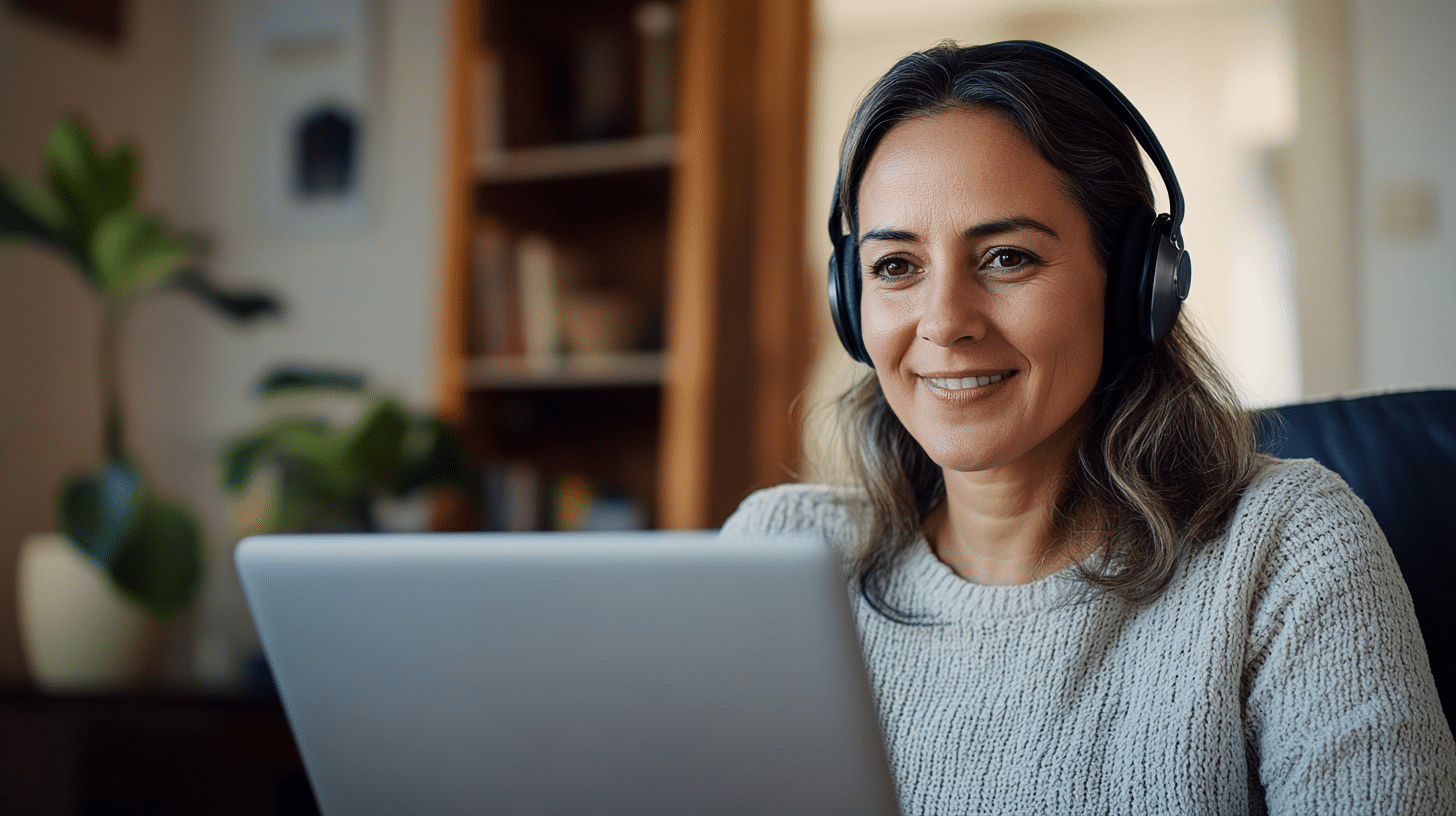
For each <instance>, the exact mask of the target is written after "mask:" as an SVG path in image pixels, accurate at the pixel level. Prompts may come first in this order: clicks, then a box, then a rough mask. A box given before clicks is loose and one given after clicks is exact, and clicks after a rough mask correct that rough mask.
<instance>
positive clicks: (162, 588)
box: [60, 459, 202, 616]
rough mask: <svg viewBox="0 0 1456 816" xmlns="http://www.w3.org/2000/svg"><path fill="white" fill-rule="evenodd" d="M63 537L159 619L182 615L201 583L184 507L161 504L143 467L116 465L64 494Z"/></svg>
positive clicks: (198, 546) (192, 524)
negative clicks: (141, 470) (144, 474)
mask: <svg viewBox="0 0 1456 816" xmlns="http://www.w3.org/2000/svg"><path fill="white" fill-rule="evenodd" d="M60 505H61V506H60V515H61V529H62V530H63V531H64V532H65V533H66V535H68V536H69V537H70V539H71V541H72V542H74V543H75V544H76V546H77V547H78V548H80V550H81V551H82V552H83V553H85V554H86V555H87V556H88V557H89V558H91V559H92V560H93V561H95V562H96V563H97V564H98V565H100V566H101V568H102V569H103V570H104V571H105V572H106V573H107V574H108V575H110V576H111V579H112V581H113V582H114V583H115V584H116V586H117V588H118V589H120V590H121V591H122V593H123V594H125V595H126V596H128V597H130V598H131V599H132V600H133V601H135V602H136V603H137V605H138V606H140V607H142V608H143V609H145V610H147V611H148V612H151V613H152V614H154V615H157V616H166V615H170V614H173V613H175V612H177V611H179V610H181V609H182V608H183V607H184V606H186V605H187V603H188V602H189V601H190V600H191V599H192V596H193V595H194V594H195V593H196V591H197V588H198V586H199V585H200V583H201V580H202V537H201V535H200V533H199V532H198V529H197V523H196V521H194V520H193V518H192V516H191V515H190V514H189V513H188V512H187V511H186V510H185V509H183V508H182V507H181V506H179V505H177V504H174V503H171V502H165V501H160V500H157V499H155V498H154V497H153V496H152V495H151V494H150V491H148V489H147V485H146V482H145V480H144V479H143V478H142V475H141V473H140V472H139V471H138V470H137V468H136V466H135V465H133V464H132V463H131V462H128V461H126V460H125V459H113V460H111V461H109V462H107V463H106V464H105V465H103V466H102V467H101V469H100V470H98V471H96V472H95V473H87V474H82V475H79V476H74V477H72V478H71V479H70V480H69V481H68V482H67V483H66V485H65V487H63V488H62V490H61V501H60Z"/></svg>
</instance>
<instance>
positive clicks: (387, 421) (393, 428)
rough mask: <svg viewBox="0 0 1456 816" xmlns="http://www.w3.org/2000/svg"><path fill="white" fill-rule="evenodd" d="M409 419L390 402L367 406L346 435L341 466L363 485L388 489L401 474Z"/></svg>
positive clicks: (383, 400)
mask: <svg viewBox="0 0 1456 816" xmlns="http://www.w3.org/2000/svg"><path fill="white" fill-rule="evenodd" d="M408 429H409V418H408V417H407V416H405V413H404V411H403V410H402V409H401V408H400V407H399V403H397V402H395V401H394V400H392V399H381V400H379V401H378V402H376V403H375V404H374V405H372V406H370V408H369V410H368V411H366V412H365V414H364V416H363V417H362V418H361V419H360V420H359V422H358V424H356V425H355V426H354V428H353V431H352V433H351V434H350V435H349V439H348V442H347V445H346V447H345V449H344V460H345V464H346V465H347V466H348V467H349V468H350V469H351V470H353V471H354V472H355V473H357V474H359V477H360V480H361V481H362V482H363V483H364V484H366V485H371V486H375V487H379V488H382V489H388V488H392V487H393V486H394V485H395V484H396V483H397V482H398V481H399V479H400V476H401V475H402V474H403V471H404V444H405V432H406V431H407V430H408Z"/></svg>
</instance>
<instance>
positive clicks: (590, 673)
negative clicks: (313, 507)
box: [236, 532, 898, 815]
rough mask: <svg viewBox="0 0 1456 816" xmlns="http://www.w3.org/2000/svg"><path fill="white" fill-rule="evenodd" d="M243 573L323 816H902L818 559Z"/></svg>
mask: <svg viewBox="0 0 1456 816" xmlns="http://www.w3.org/2000/svg"><path fill="white" fill-rule="evenodd" d="M236 560H237V564H238V569H239V572H240V574H241V577H242V581H243V587H244V590H245V593H246V596H247V599H248V604H249V606H250V608H251V610H252V614H253V618H254V621H255V622H256V624H257V627H258V631H259V634H260V636H261V638H262V642H263V647H264V651H265V653H266V655H267V657H268V660H269V663H270V665H271V666H272V668H273V671H274V674H275V678H276V680H277V683H278V687H279V691H280V694H281V696H282V699H283V703H284V706H285V709H286V711H287V714H288V718H289V721H290V723H291V725H292V728H293V731H294V734H295V737H296V738H297V741H298V744H299V748H300V750H301V752H302V754H303V759H304V764H305V767H306V769H307V771H308V774H309V778H310V781H311V782H312V784H313V787H314V792H315V795H316V797H317V799H318V802H319V805H320V807H321V809H322V810H323V812H324V813H325V814H401V813H429V814H457V813H458V814H482V813H492V814H496V813H499V814H514V813H531V814H555V813H561V814H567V813H571V814H576V813H594V814H629V813H630V814H692V813H723V814H730V813H731V814H745V813H753V814H808V813H834V814H877V815H879V814H891V813H896V812H898V811H897V809H896V803H895V796H894V790H893V785H892V782H891V777H890V773H889V770H888V767H887V763H886V760H885V755H884V750H883V742H882V740H881V737H880V732H879V728H878V723H877V718H876V714H875V709H874V704H873V700H872V697H871V692H870V688H869V684H868V681H867V678H866V674H865V669H864V664H863V658H862V655H861V653H860V649H859V643H858V639H857V637H856V635H855V632H854V625H853V620H852V617H851V612H850V609H849V603H848V597H847V593H846V591H845V582H844V577H843V574H842V572H841V569H840V567H839V565H838V562H837V560H836V556H835V555H834V554H833V553H832V551H831V550H830V548H829V547H828V546H827V545H825V544H824V543H823V542H820V541H818V540H815V539H805V538H774V539H731V540H730V539H721V538H718V537H717V536H716V535H715V534H710V533H666V532H653V533H616V534H580V533H526V534H520V533H518V534H427V535H315V536H299V535H276V536H260V537H254V538H249V539H246V540H244V541H243V542H242V543H241V544H240V545H239V546H238V548H237V551H236Z"/></svg>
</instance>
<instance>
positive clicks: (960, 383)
mask: <svg viewBox="0 0 1456 816" xmlns="http://www.w3.org/2000/svg"><path fill="white" fill-rule="evenodd" d="M1015 373H1016V369H1012V370H1010V371H1003V372H1001V373H1000V374H992V375H990V376H988V377H925V378H924V379H925V381H926V382H929V383H931V384H932V385H936V386H939V387H940V388H944V389H945V390H947V391H964V390H965V389H967V388H976V387H979V386H983V385H990V384H992V383H998V382H1001V381H1002V380H1004V379H1006V378H1007V377H1010V376H1011V375H1013V374H1015Z"/></svg>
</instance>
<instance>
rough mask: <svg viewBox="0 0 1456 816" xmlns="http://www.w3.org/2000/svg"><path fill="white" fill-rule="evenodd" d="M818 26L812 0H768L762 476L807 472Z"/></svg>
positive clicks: (760, 256)
mask: <svg viewBox="0 0 1456 816" xmlns="http://www.w3.org/2000/svg"><path fill="white" fill-rule="evenodd" d="M812 27H813V7H812V3H811V0H766V2H764V3H763V4H762V5H761V10H760V19H759V26H758V39H759V48H758V53H759V64H758V104H757V106H756V114H757V115H756V121H755V127H754V130H755V144H754V148H755V153H756V158H755V163H756V165H757V167H756V170H757V173H756V189H755V196H756V198H757V207H756V208H755V213H754V235H753V238H754V263H753V274H754V309H753V320H754V346H755V349H754V350H755V354H756V369H757V376H758V395H757V402H758V406H757V408H758V410H757V418H756V422H755V425H756V426H757V437H758V438H757V440H756V441H757V450H756V462H755V468H754V474H755V479H756V484H757V486H768V485H774V484H779V483H780V482H785V481H792V480H794V479H796V478H797V477H798V475H799V474H800V473H801V472H802V464H801V461H800V460H801V459H802V456H803V450H802V445H801V442H800V432H801V428H802V424H803V423H802V419H803V404H802V399H801V398H802V396H803V393H804V389H805V385H806V383H807V382H808V377H809V369H810V361H811V357H812V343H811V340H812V338H813V336H814V334H815V332H814V330H813V328H812V325H813V324H812V322H811V321H810V319H809V315H810V314H811V313H810V311H809V305H810V304H809V302H808V301H809V293H810V291H811V289H810V285H809V279H808V278H807V275H806V270H805V269H804V268H803V247H804V201H805V197H806V192H807V191H806V185H807V178H808V158H807V152H808V146H809V55H810V53H811V50H812V41H813V36H812V30H811V29H812ZM818 271H819V273H820V274H822V269H820V270H818Z"/></svg>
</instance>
